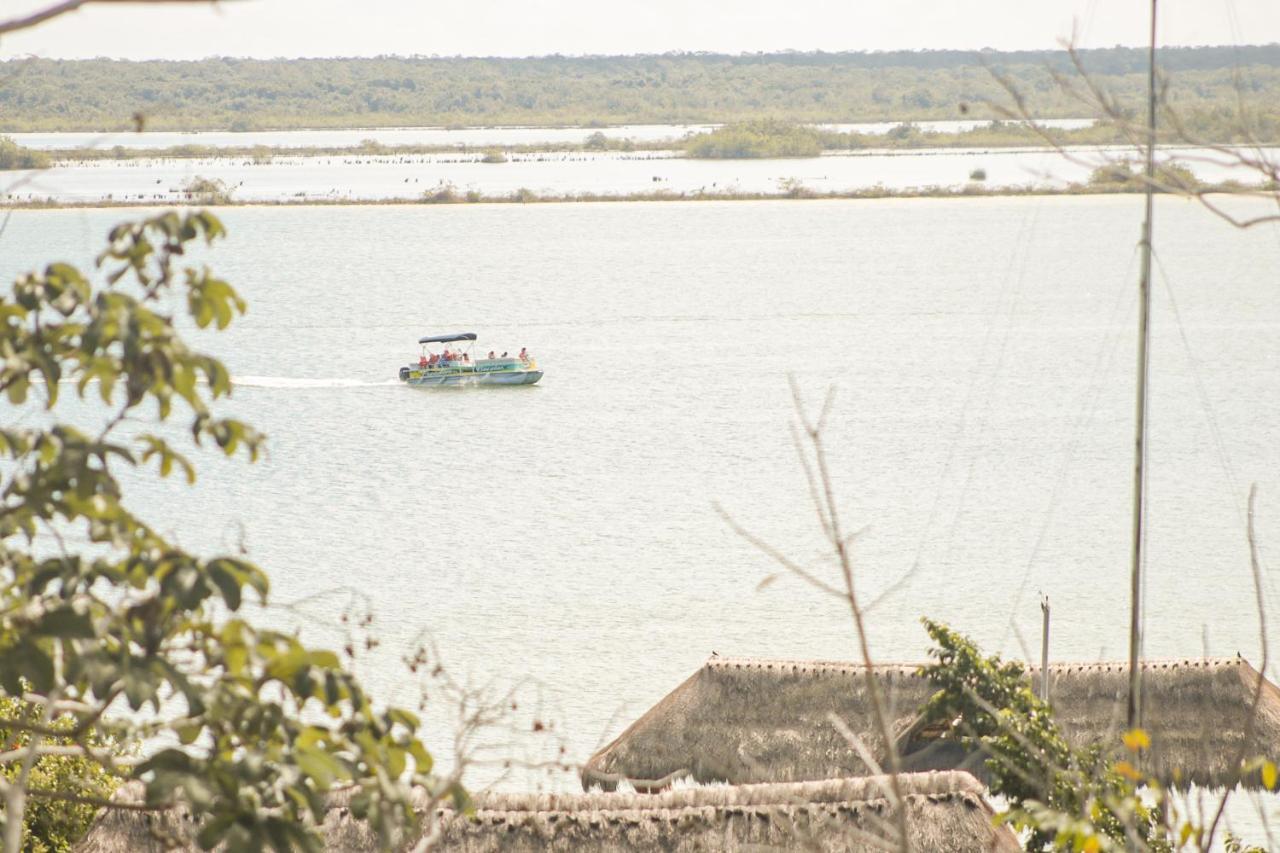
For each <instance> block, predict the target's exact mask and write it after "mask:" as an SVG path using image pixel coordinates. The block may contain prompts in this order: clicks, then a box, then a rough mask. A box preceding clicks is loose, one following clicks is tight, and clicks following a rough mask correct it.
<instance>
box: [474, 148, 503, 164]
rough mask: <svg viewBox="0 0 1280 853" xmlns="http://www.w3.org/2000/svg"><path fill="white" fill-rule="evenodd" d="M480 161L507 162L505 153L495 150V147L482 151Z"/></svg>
mask: <svg viewBox="0 0 1280 853" xmlns="http://www.w3.org/2000/svg"><path fill="white" fill-rule="evenodd" d="M480 162H481V163H505V162H507V155H506V154H503V153H502V152H501V151H499V150H497V149H496V148H495V149H491V150H489V151H486V152H484V156H483V157H481V158H480Z"/></svg>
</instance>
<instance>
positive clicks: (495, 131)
mask: <svg viewBox="0 0 1280 853" xmlns="http://www.w3.org/2000/svg"><path fill="white" fill-rule="evenodd" d="M989 123H990V122H988V121H974V120H965V121H922V122H915V124H916V126H917V127H919V128H920V129H921V130H925V131H936V132H939V133H952V132H956V131H963V130H971V129H973V128H975V127H982V126H983V125H986V124H989ZM900 124H901V122H870V123H861V124H824V125H822V127H826V128H831V129H833V130H840V131H852V132H856V133H869V134H885V133H888V132H889V131H890V130H892V129H893V128H895V127H898V126H899V125H900ZM1041 124H1043V125H1044V126H1045V127H1059V128H1077V127H1088V126H1089V125H1091V124H1093V121H1092V119H1046V120H1044V121H1042V122H1041ZM714 127H718V125H714V124H674V125H672V124H641V125H620V126H616V127H601V128H592V127H461V128H447V127H365V128H352V129H335V130H266V131H245V132H240V133H233V132H229V131H193V132H182V131H144V132H142V133H94V132H47V133H10V134H7V135H8V136H10V137H11V138H12V139H13V140H14V141H15V142H17V143H18V144H19V145H24V146H26V147H28V148H40V149H46V150H47V149H52V148H110V147H112V146H115V145H123V146H125V147H126V148H172V147H175V146H178V145H204V146H209V147H213V148H244V147H249V146H254V145H268V146H271V147H281V148H339V147H354V146H357V145H360V144H361V143H362V142H364V141H365V140H366V139H372V140H374V141H375V142H377V143H379V144H380V145H457V146H473V145H480V146H491V145H497V146H502V145H544V144H573V145H578V144H581V143H582V142H583V141H585V140H586V138H587V137H588V136H590V135H591V134H593V133H603V134H604V135H605V136H607V137H609V138H610V139H634V140H635V141H637V142H653V141H657V140H664V139H680V138H681V137H683V136H685V135H687V134H690V133H701V132H703V131H707V130H710V129H711V128H714Z"/></svg>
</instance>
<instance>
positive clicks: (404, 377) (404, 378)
mask: <svg viewBox="0 0 1280 853" xmlns="http://www.w3.org/2000/svg"><path fill="white" fill-rule="evenodd" d="M400 381H401V382H408V381H409V368H407V367H402V368H400Z"/></svg>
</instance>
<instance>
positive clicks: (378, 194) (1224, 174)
mask: <svg viewBox="0 0 1280 853" xmlns="http://www.w3.org/2000/svg"><path fill="white" fill-rule="evenodd" d="M1160 156H1161V158H1169V157H1175V156H1176V157H1179V158H1180V160H1181V162H1184V163H1187V164H1189V165H1190V167H1191V168H1192V169H1193V171H1194V172H1195V173H1196V174H1197V175H1198V176H1199V177H1200V178H1202V179H1203V180H1206V181H1221V180H1226V179H1228V178H1236V179H1243V180H1246V181H1250V182H1252V181H1253V180H1254V179H1255V176H1254V175H1252V174H1249V173H1246V172H1243V171H1239V170H1234V171H1233V170H1232V169H1231V168H1230V167H1229V165H1228V163H1227V162H1226V158H1225V157H1224V156H1223V155H1221V154H1219V153H1217V152H1210V151H1196V150H1177V149H1172V150H1163V151H1161V152H1160ZM481 157H482V155H481V154H474V153H473V154H429V155H381V156H372V155H364V154H359V155H343V156H328V157H322V156H316V157H275V158H272V159H270V161H269V162H261V163H259V162H255V161H254V160H253V159H252V158H246V157H216V158H207V159H174V158H156V159H136V160H118V161H117V160H89V161H69V162H64V163H59V164H58V165H56V166H54V167H53V168H50V169H47V170H42V171H35V172H12V173H9V175H7V176H5V178H4V180H0V201H8V200H16V201H30V200H41V199H50V200H55V201H60V202H76V203H86V202H94V201H103V200H108V201H114V202H121V201H127V202H133V203H138V202H153V203H157V204H163V203H172V202H176V201H180V200H182V199H183V197H184V194H183V188H184V187H185V186H187V185H188V184H189V183H190V182H191V181H193V180H195V179H196V178H208V179H216V180H219V181H222V182H223V184H225V185H226V187H227V188H228V189H229V190H230V194H231V198H232V199H234V200H237V201H248V202H280V201H290V202H299V201H303V202H305V201H335V200H336V201H359V200H363V201H371V200H387V199H400V200H410V201H412V200H417V199H419V198H421V197H422V196H423V195H424V193H433V192H437V191H439V190H440V189H441V188H443V187H449V188H451V189H453V190H454V191H455V192H456V193H458V194H462V193H466V192H469V191H475V192H478V193H480V194H482V195H484V196H504V195H510V194H512V193H516V192H518V191H520V190H527V191H530V192H533V193H535V194H540V195H566V194H568V195H573V194H580V193H591V194H598V195H605V196H608V195H627V194H635V193H653V192H667V193H676V194H704V195H705V194H710V195H716V194H726V193H727V194H734V193H759V194H774V195H782V194H784V193H786V192H788V191H789V190H791V189H794V188H803V189H806V190H810V191H814V192H818V193H841V192H853V191H858V190H866V189H869V188H872V187H881V188H883V189H886V190H910V189H912V188H925V187H951V188H960V187H963V186H965V185H966V184H968V183H971V182H972V178H971V176H972V175H973V174H975V173H976V172H979V171H980V172H981V173H982V174H983V175H985V177H984V178H983V179H982V183H981V185H982V186H986V187H1010V186H1032V185H1036V186H1049V187H1064V186H1066V185H1067V184H1069V183H1084V182H1086V181H1088V179H1089V175H1090V173H1091V172H1092V171H1093V170H1094V169H1095V168H1097V167H1098V166H1101V165H1104V164H1107V163H1114V162H1116V161H1117V160H1124V159H1126V158H1128V159H1132V152H1129V151H1125V150H1122V149H1117V148H1093V147H1091V148H1079V149H1073V151H1072V157H1071V159H1066V158H1064V157H1063V156H1062V155H1061V154H1059V153H1057V152H1055V151H1052V150H1049V149H1044V148H997V149H960V148H938V149H916V150H866V151H858V152H852V153H849V152H840V153H834V152H833V153H829V154H827V155H824V156H821V157H805V158H791V159H758V160H696V159H689V158H684V157H679V156H676V154H675V152H671V151H644V152H634V153H619V152H608V153H585V152H548V153H540V154H515V155H512V156H511V157H510V158H509V160H508V162H503V163H485V162H482V160H481Z"/></svg>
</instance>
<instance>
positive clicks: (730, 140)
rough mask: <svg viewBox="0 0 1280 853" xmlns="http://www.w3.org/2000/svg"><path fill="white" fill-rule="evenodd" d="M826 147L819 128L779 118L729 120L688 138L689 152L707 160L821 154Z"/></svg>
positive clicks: (686, 151) (687, 149)
mask: <svg viewBox="0 0 1280 853" xmlns="http://www.w3.org/2000/svg"><path fill="white" fill-rule="evenodd" d="M822 148H823V144H822V134H821V133H820V132H819V131H818V130H817V129H816V128H813V127H809V126H806V125H799V124H791V123H789V122H785V121H777V120H776V119H761V120H758V121H744V122H738V123H736V124H727V125H725V126H724V127H719V128H716V129H715V130H711V131H707V132H706V133H698V134H694V135H692V136H690V137H688V138H687V139H686V140H685V142H684V150H685V153H686V154H688V156H690V157H695V158H698V159H704V160H737V159H752V158H770V157H817V156H818V155H819V154H821V153H822Z"/></svg>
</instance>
